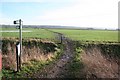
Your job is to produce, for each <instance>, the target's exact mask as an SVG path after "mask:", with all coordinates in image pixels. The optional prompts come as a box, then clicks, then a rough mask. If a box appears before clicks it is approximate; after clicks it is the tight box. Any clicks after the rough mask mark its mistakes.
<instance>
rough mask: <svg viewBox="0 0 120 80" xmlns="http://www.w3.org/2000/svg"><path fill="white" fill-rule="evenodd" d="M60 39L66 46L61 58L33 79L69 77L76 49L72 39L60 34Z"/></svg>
mask: <svg viewBox="0 0 120 80" xmlns="http://www.w3.org/2000/svg"><path fill="white" fill-rule="evenodd" d="M58 37H59V39H62V43H63V44H64V45H65V47H64V52H63V53H62V55H61V57H60V58H59V59H58V60H57V61H55V62H54V63H53V64H52V65H48V66H47V67H45V68H44V69H43V70H41V71H40V72H36V73H35V74H34V75H33V77H37V78H65V77H67V76H68V72H69V67H68V64H69V63H70V62H71V61H72V60H73V57H74V53H73V52H74V51H73V50H74V48H73V43H72V41H71V40H70V39H68V38H66V37H64V36H63V35H62V34H59V33H58Z"/></svg>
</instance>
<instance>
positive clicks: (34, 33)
mask: <svg viewBox="0 0 120 80" xmlns="http://www.w3.org/2000/svg"><path fill="white" fill-rule="evenodd" d="M6 30H7V31H12V30H18V29H16V28H2V31H6ZM24 30H27V31H31V32H23V33H22V36H23V38H42V39H54V34H53V33H52V32H49V31H46V30H45V29H34V28H23V31H24ZM0 33H1V34H2V37H19V32H0Z"/></svg>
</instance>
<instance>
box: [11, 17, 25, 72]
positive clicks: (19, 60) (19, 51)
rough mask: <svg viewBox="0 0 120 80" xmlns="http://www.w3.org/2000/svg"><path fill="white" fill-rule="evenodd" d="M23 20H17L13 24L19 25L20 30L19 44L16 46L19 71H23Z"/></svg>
mask: <svg viewBox="0 0 120 80" xmlns="http://www.w3.org/2000/svg"><path fill="white" fill-rule="evenodd" d="M22 22H23V21H22V20H21V19H19V20H16V21H14V22H13V23H14V24H19V25H18V27H19V28H18V29H19V44H17V45H16V49H17V50H16V52H17V53H16V56H17V57H16V58H17V71H19V70H21V54H22Z"/></svg>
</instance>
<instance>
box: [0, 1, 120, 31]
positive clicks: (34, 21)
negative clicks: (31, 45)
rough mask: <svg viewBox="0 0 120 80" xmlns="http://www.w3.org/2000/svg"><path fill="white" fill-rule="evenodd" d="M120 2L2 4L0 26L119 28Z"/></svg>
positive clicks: (28, 2) (22, 2) (29, 2)
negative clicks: (20, 21) (15, 21)
mask: <svg viewBox="0 0 120 80" xmlns="http://www.w3.org/2000/svg"><path fill="white" fill-rule="evenodd" d="M118 1H120V0H11V1H9V0H1V1H0V24H13V20H17V19H22V20H23V23H24V24H26V25H61V26H76V27H93V28H109V29H116V28H118Z"/></svg>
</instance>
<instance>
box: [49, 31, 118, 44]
mask: <svg viewBox="0 0 120 80" xmlns="http://www.w3.org/2000/svg"><path fill="white" fill-rule="evenodd" d="M51 30H52V31H55V32H59V33H62V34H65V35H66V36H67V37H69V38H71V39H73V40H81V41H82V40H83V41H115V42H118V31H108V30H71V29H69V30H68V29H51Z"/></svg>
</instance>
